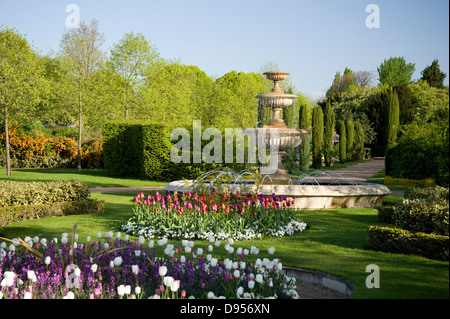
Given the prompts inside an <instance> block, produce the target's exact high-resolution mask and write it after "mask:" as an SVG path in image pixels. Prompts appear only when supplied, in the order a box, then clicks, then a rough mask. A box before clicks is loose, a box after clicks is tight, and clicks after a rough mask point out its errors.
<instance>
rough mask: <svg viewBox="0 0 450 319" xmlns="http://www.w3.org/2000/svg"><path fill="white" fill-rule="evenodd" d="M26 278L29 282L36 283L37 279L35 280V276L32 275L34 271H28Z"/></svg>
mask: <svg viewBox="0 0 450 319" xmlns="http://www.w3.org/2000/svg"><path fill="white" fill-rule="evenodd" d="M27 277H28V279H29V280H31V281H32V282H36V280H37V278H36V274H35V273H34V270H28V272H27Z"/></svg>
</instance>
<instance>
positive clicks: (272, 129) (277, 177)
mask: <svg viewBox="0 0 450 319" xmlns="http://www.w3.org/2000/svg"><path fill="white" fill-rule="evenodd" d="M264 75H265V76H266V78H267V79H268V80H271V81H273V88H272V90H271V91H270V92H268V93H265V94H259V95H257V96H256V98H258V99H259V101H260V103H261V106H263V107H270V108H271V109H272V112H273V115H272V119H270V121H269V123H268V124H267V125H265V126H264V127H262V128H249V129H246V130H245V131H244V134H254V136H255V137H256V139H255V145H254V146H258V145H261V144H260V143H263V144H265V146H266V148H267V149H270V151H271V152H275V154H273V155H275V156H276V158H275V156H271V160H272V159H276V161H275V163H271V165H275V167H274V166H272V169H271V171H273V172H271V173H269V174H264V173H263V171H264V170H267V168H263V169H262V170H261V173H262V174H263V175H264V178H263V181H262V183H263V184H271V185H288V184H289V181H290V179H291V176H290V174H289V172H288V170H287V169H286V168H284V166H283V162H282V158H283V155H284V154H286V151H287V150H289V149H293V148H295V147H297V146H299V145H300V144H301V142H302V135H303V134H309V133H310V132H309V131H307V130H303V129H294V128H288V127H287V126H286V124H285V123H284V120H283V119H282V118H281V116H280V114H281V111H282V110H283V109H285V108H287V107H289V106H291V105H292V103H293V102H294V100H295V99H297V95H294V94H285V93H284V92H283V90H282V89H281V88H280V85H279V83H280V81H282V80H285V79H286V78H287V76H288V75H289V72H282V71H269V72H265V73H264ZM261 137H262V138H263V139H264V141H258V139H259V138H261Z"/></svg>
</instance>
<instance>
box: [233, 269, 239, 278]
mask: <svg viewBox="0 0 450 319" xmlns="http://www.w3.org/2000/svg"><path fill="white" fill-rule="evenodd" d="M233 276H234V278H239V277H241V273H240V272H239V270H237V269H236V270H235V271H234V273H233Z"/></svg>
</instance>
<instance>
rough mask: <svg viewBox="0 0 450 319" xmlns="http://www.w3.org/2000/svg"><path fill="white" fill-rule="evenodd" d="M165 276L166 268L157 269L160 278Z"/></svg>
mask: <svg viewBox="0 0 450 319" xmlns="http://www.w3.org/2000/svg"><path fill="white" fill-rule="evenodd" d="M166 274H167V267H166V266H161V267H159V275H160V276H161V277H164V276H165V275H166Z"/></svg>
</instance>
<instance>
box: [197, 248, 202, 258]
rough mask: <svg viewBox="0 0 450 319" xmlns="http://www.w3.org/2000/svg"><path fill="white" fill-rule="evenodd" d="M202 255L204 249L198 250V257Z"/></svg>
mask: <svg viewBox="0 0 450 319" xmlns="http://www.w3.org/2000/svg"><path fill="white" fill-rule="evenodd" d="M202 254H203V249H201V248H198V249H197V255H198V256H201V255H202Z"/></svg>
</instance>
